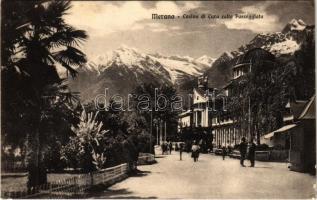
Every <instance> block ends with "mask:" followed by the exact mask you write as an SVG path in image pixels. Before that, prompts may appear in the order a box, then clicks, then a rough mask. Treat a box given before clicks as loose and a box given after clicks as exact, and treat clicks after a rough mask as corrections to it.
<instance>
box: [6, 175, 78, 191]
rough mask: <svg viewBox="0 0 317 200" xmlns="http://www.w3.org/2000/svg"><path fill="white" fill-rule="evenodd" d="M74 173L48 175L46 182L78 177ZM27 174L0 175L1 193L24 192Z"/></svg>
mask: <svg viewBox="0 0 317 200" xmlns="http://www.w3.org/2000/svg"><path fill="white" fill-rule="evenodd" d="M79 175H80V174H79V173H78V174H74V173H49V174H47V179H48V182H53V181H58V180H61V179H66V178H71V177H76V176H79ZM26 183H27V173H10V174H4V175H1V191H23V190H26V189H27V188H26Z"/></svg>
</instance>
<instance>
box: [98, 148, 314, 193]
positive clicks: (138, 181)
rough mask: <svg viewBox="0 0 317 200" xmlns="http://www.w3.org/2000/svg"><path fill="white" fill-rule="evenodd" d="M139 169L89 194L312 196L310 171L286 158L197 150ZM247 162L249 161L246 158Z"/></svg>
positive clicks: (163, 156) (159, 160)
mask: <svg viewBox="0 0 317 200" xmlns="http://www.w3.org/2000/svg"><path fill="white" fill-rule="evenodd" d="M156 160H157V162H158V163H156V164H153V165H144V166H139V167H138V168H139V170H141V171H142V173H141V174H139V175H136V176H133V177H129V178H127V179H126V180H124V181H122V182H119V183H117V184H115V185H113V186H111V187H110V188H108V189H107V190H105V191H103V192H102V193H99V194H96V196H95V197H94V198H225V199H232V198H234V199H241V198H249V199H255V198H257V199H258V198H265V199H267V198H285V199H286V198H301V199H303V198H312V197H314V196H315V195H314V189H313V184H314V183H315V176H312V175H309V174H303V173H298V172H292V171H289V170H288V168H287V164H286V163H273V162H256V164H255V168H250V167H245V168H243V167H240V165H239V160H237V159H231V158H228V157H227V158H226V160H224V161H223V160H222V157H221V156H215V155H210V154H201V155H200V157H199V161H198V162H196V163H194V162H193V160H192V158H191V157H190V154H187V153H183V160H182V161H180V160H179V152H175V151H173V152H172V155H160V154H158V155H157V158H156ZM246 165H247V166H249V161H246Z"/></svg>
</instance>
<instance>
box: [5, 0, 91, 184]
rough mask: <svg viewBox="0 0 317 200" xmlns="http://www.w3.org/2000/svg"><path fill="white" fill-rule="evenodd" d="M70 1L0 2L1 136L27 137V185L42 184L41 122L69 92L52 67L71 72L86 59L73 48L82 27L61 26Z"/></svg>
mask: <svg viewBox="0 0 317 200" xmlns="http://www.w3.org/2000/svg"><path fill="white" fill-rule="evenodd" d="M69 8H70V2H69V1H34V2H26V1H4V2H2V11H3V12H2V37H3V38H2V45H1V51H2V54H1V61H2V65H3V66H2V69H1V71H2V89H3V90H2V102H3V104H2V108H3V112H2V114H3V121H2V124H3V127H2V128H3V134H2V135H3V136H4V137H6V138H8V141H10V140H11V141H14V140H16V139H15V138H18V139H21V140H25V139H26V140H27V141H28V142H27V164H28V170H29V179H28V187H29V188H31V187H33V186H36V185H39V184H43V183H45V182H46V167H45V165H44V162H43V161H44V155H43V147H45V141H46V137H45V134H47V133H49V132H47V130H46V128H45V127H49V126H45V125H44V126H43V123H44V122H45V123H47V122H48V121H50V120H49V119H50V118H54V116H56V115H58V114H61V112H59V110H60V111H61V110H63V109H66V110H67V108H68V110H70V111H71V110H72V109H71V108H70V103H71V98H72V94H71V93H70V91H69V90H68V88H67V86H65V85H64V84H63V80H62V79H61V78H60V76H59V73H58V72H57V67H61V68H64V69H66V70H65V72H67V74H68V73H69V74H70V75H71V76H73V77H74V76H75V75H76V70H75V69H76V67H79V66H81V65H82V64H84V63H85V62H86V57H85V55H84V53H83V52H81V51H80V50H79V49H78V48H77V47H78V45H79V44H80V42H82V41H84V40H85V39H86V38H87V35H86V33H85V31H82V30H76V29H75V28H73V27H71V26H70V25H68V24H66V23H65V21H64V19H63V15H64V14H65V13H66V11H67V10H68V9H69Z"/></svg>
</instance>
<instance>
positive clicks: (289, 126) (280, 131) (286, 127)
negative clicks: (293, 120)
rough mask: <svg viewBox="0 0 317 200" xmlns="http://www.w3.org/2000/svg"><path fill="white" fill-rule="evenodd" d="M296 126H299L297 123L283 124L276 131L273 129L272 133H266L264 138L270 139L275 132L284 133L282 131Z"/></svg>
mask: <svg viewBox="0 0 317 200" xmlns="http://www.w3.org/2000/svg"><path fill="white" fill-rule="evenodd" d="M295 126H297V125H296V124H289V125H286V126H283V127H281V128H279V129H277V130H275V131H272V132H271V133H268V134H266V135H264V138H265V139H268V138H271V137H273V136H274V134H275V133H282V132H286V131H288V130H290V129H292V128H294V127H295Z"/></svg>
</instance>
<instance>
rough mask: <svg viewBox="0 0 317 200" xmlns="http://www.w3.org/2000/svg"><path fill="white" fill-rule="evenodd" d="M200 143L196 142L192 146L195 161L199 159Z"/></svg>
mask: <svg viewBox="0 0 317 200" xmlns="http://www.w3.org/2000/svg"><path fill="white" fill-rule="evenodd" d="M199 149H200V147H199V145H198V144H197V143H196V142H194V144H193V146H192V158H194V162H196V161H198V157H199Z"/></svg>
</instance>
